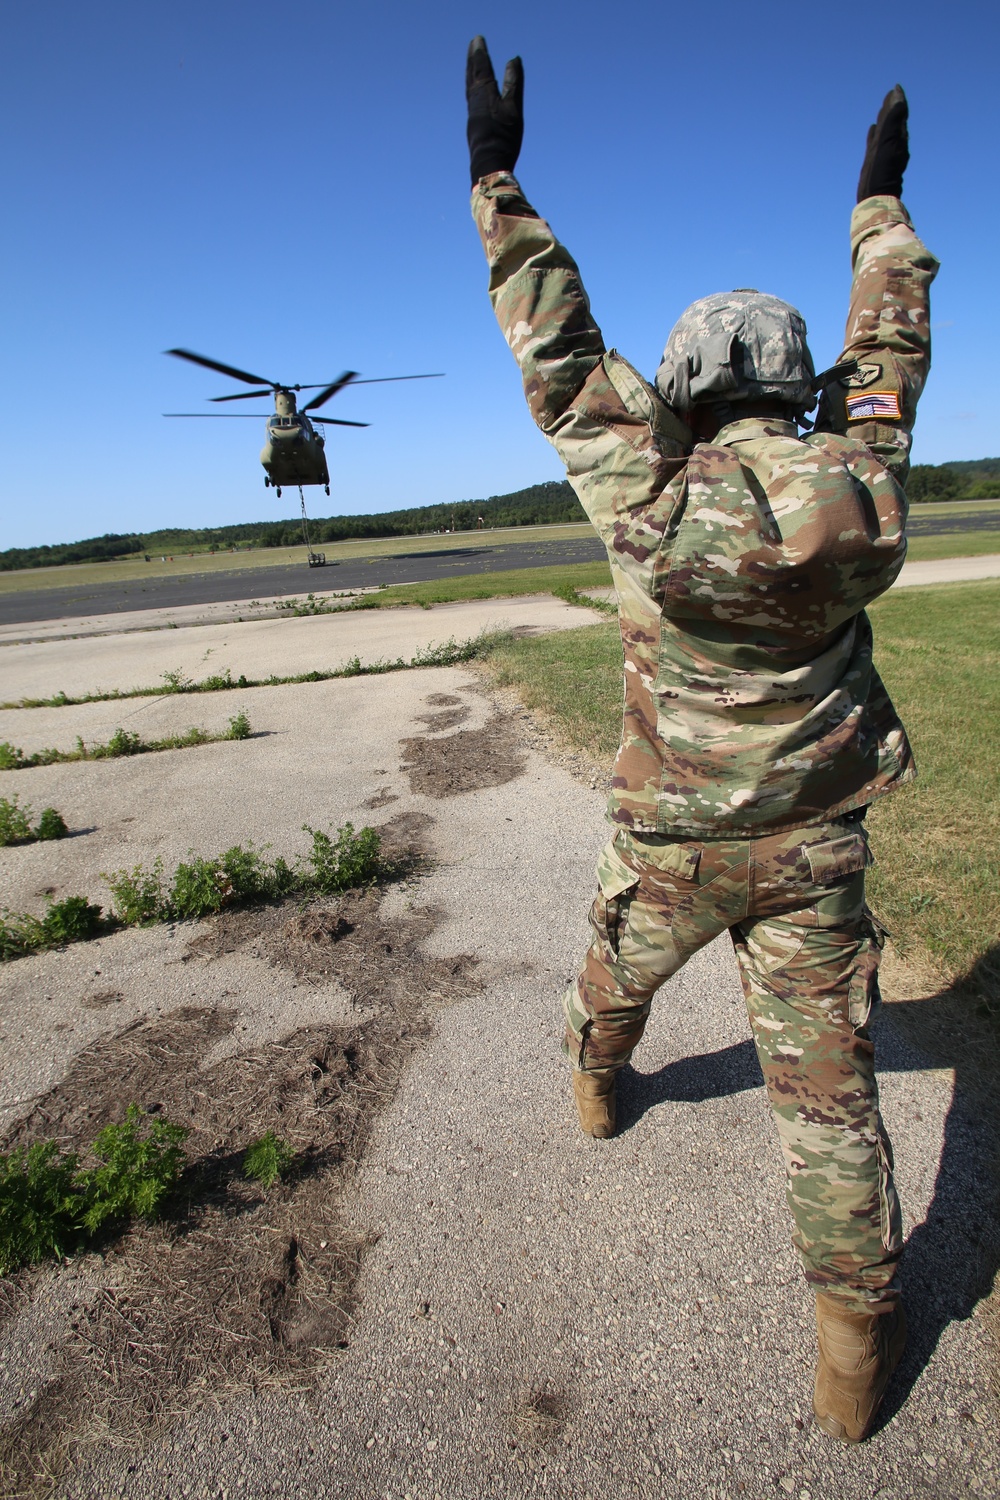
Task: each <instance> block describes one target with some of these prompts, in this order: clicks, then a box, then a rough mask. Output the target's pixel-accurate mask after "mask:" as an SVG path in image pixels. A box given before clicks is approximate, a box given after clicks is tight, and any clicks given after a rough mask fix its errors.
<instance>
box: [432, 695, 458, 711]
mask: <svg viewBox="0 0 1000 1500" xmlns="http://www.w3.org/2000/svg"><path fill="white" fill-rule="evenodd" d="M461 701H462V700H461V698H456V697H455V695H454V693H428V694H427V697H426V698H425V699H424V702H425V703H429V704H430V706H431V708H455V707H456V706H457V705H458V704H459V703H461Z"/></svg>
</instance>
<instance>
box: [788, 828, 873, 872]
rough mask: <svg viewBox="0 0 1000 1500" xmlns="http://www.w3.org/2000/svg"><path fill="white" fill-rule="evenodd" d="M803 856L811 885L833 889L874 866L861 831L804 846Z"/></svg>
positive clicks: (866, 841)
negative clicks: (828, 886) (837, 882)
mask: <svg viewBox="0 0 1000 1500" xmlns="http://www.w3.org/2000/svg"><path fill="white" fill-rule="evenodd" d="M805 856H806V859H807V860H808V862H809V873H810V875H811V876H812V879H813V883H814V885H833V884H834V883H835V882H836V881H838V880H846V879H847V878H848V876H850V875H857V874H858V873H860V872H861V871H863V870H866V869H867V868H868V866H869V865H871V864H873V863H874V860H873V859H872V856H871V854H870V852H869V850H868V840H867V838H866V837H865V834H864V831H863V830H862V829H860V828H859V829H858V830H857V832H856V833H848V834H845V835H844V836H843V837H842V838H839V839H827V840H826V841H825V843H822V844H813V845H812V846H808V845H807V846H806V848H805Z"/></svg>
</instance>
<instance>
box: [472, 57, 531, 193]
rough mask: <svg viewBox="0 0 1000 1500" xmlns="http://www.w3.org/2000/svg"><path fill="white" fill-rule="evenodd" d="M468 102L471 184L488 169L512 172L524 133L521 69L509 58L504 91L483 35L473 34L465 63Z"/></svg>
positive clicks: (517, 60)
mask: <svg viewBox="0 0 1000 1500" xmlns="http://www.w3.org/2000/svg"><path fill="white" fill-rule="evenodd" d="M465 97H466V99H467V100H468V104H469V125H468V132H467V133H468V138H469V165H470V167H471V169H472V182H473V186H474V185H475V184H476V183H477V182H478V181H479V179H480V177H485V176H486V174H487V172H513V170H514V167H515V165H516V164H517V157H518V153H519V151H520V150H521V139H522V137H523V135H524V68H523V66H522V63H521V59H520V58H519V57H512V58H511V60H510V62H509V63H508V64H507V67H506V69H505V71H504V75H503V93H502V94H501V92H500V90H499V89H498V88H497V80H496V75H495V74H494V72H493V64H492V62H491V61H490V54H489V52H488V51H487V50H486V42H485V40H484V38H483V37H481V36H477V37H473V39H472V41H471V42H470V43H469V56H468V60H467V62H466V64H465Z"/></svg>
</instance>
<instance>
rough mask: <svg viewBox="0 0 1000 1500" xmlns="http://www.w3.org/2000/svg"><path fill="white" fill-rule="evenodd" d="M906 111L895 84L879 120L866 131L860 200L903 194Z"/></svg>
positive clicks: (906, 157)
mask: <svg viewBox="0 0 1000 1500" xmlns="http://www.w3.org/2000/svg"><path fill="white" fill-rule="evenodd" d="M908 114H909V106H908V105H907V102H906V95H905V94H904V93H903V90H902V88H901V86H900V85H899V84H898V83H897V84H896V87H895V88H894V89H890V90H889V92H888V93H887V94H886V96H885V98H884V100H883V101H882V108H881V109H880V110H879V112H878V119H877V120H876V121H875V124H874V125H873V126H872V127H871V129H870V130H869V132H868V149H867V151H866V152H865V160H864V165H863V166H862V168H861V176H860V178H859V179H858V202H859V203H862V202H864V200H865V198H875V197H878V196H880V195H881V194H883V193H886V194H888V195H889V197H891V198H901V197H902V196H903V173H904V172H905V171H906V164H907V162H908V161H909V159H910V138H909V134H908V132H907V128H906V121H907V116H908Z"/></svg>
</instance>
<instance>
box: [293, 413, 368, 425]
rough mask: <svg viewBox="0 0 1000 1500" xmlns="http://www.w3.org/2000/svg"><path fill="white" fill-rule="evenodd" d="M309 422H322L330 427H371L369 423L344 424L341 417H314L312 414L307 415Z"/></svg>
mask: <svg viewBox="0 0 1000 1500" xmlns="http://www.w3.org/2000/svg"><path fill="white" fill-rule="evenodd" d="M309 420H310V422H323V423H324V424H326V425H327V426H332V427H370V426H371V425H372V424H371V423H370V422H345V421H344V419H343V418H342V417H314V416H313V415H312V413H310V415H309Z"/></svg>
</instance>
